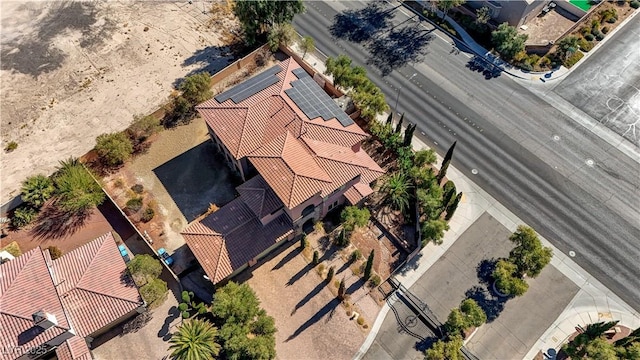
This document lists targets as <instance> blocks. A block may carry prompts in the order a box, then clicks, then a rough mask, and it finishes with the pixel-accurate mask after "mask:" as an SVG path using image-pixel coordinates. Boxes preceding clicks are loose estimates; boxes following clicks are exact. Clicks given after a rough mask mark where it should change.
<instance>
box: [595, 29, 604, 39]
mask: <svg viewBox="0 0 640 360" xmlns="http://www.w3.org/2000/svg"><path fill="white" fill-rule="evenodd" d="M603 39H604V34H603V33H602V32H601V31H599V32H598V33H597V34H596V40H598V41H602V40H603Z"/></svg>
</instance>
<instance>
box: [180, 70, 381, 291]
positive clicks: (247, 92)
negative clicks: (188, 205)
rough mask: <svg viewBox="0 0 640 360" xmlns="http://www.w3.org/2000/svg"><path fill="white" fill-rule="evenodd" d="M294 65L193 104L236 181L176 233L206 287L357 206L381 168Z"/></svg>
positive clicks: (348, 122)
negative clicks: (231, 194) (227, 197)
mask: <svg viewBox="0 0 640 360" xmlns="http://www.w3.org/2000/svg"><path fill="white" fill-rule="evenodd" d="M322 81H324V80H323V79H322V78H315V79H314V78H312V77H311V76H310V75H309V74H308V73H307V72H306V71H305V70H304V69H303V68H302V67H301V66H300V65H299V64H298V63H297V62H296V61H295V60H294V59H292V58H288V59H286V60H284V61H282V62H280V63H278V64H277V65H275V66H273V67H272V68H270V69H267V70H265V71H263V72H261V73H260V74H258V75H255V76H254V77H252V78H250V79H248V80H246V81H245V82H243V83H240V84H238V85H236V86H234V87H233V88H231V89H229V90H227V91H225V92H223V93H221V94H219V95H217V96H215V97H214V98H212V99H210V100H208V101H205V102H204V103H202V104H200V105H198V106H197V107H196V109H197V110H198V113H199V114H200V116H201V117H202V118H203V119H204V120H205V122H206V124H207V128H208V131H209V135H210V137H211V141H212V142H213V143H214V144H215V146H216V148H217V150H218V151H219V152H220V153H221V154H222V155H223V156H224V158H225V159H226V161H227V163H228V165H229V167H230V168H231V169H232V170H233V171H234V172H235V173H236V174H237V175H238V176H240V177H241V178H242V179H243V180H244V181H246V182H245V183H243V184H242V185H240V186H238V187H237V191H238V193H239V194H240V196H239V197H238V198H236V199H235V200H233V201H232V202H230V203H229V204H227V205H225V206H223V207H222V208H221V209H219V210H218V211H216V212H214V213H212V214H210V215H208V216H207V217H205V218H204V219H202V220H199V221H195V222H193V223H192V224H190V225H189V226H188V227H187V228H186V229H185V230H183V232H182V235H183V237H184V238H185V241H186V243H187V245H188V246H189V248H190V249H191V251H192V252H193V253H194V255H195V256H196V258H197V260H198V261H199V263H200V265H202V267H203V269H204V271H205V272H206V274H207V276H208V277H209V278H210V279H211V281H212V282H214V283H218V282H220V281H223V280H225V279H228V278H230V277H232V276H233V275H235V274H237V273H239V272H240V271H242V270H243V269H245V268H246V267H247V266H251V265H252V264H254V263H256V262H257V261H258V260H259V259H260V258H261V257H263V256H265V255H266V254H268V253H269V252H270V251H272V250H273V249H275V248H276V247H278V245H281V244H282V243H284V242H286V241H285V240H292V239H293V238H294V237H295V235H297V234H300V233H302V231H303V230H305V229H309V228H311V227H312V226H313V224H314V223H315V222H316V221H318V220H320V219H322V218H324V216H325V215H326V214H327V213H328V212H329V211H331V210H332V209H334V208H336V207H338V206H340V205H343V204H345V203H346V204H351V205H355V204H359V203H360V202H361V201H362V200H363V199H364V198H365V197H366V196H368V195H369V194H371V193H372V192H373V190H372V189H371V186H370V185H371V183H372V182H373V181H374V180H376V179H377V178H379V177H380V176H382V175H383V174H384V171H383V170H382V169H381V168H380V166H378V164H376V162H375V161H374V160H373V159H371V157H369V155H367V153H366V152H365V151H364V150H363V149H362V148H361V147H360V144H361V142H362V141H363V140H365V139H366V138H367V137H368V134H367V133H366V132H364V131H363V130H362V129H361V128H360V127H359V126H358V125H357V124H356V123H355V122H354V121H353V120H352V119H351V118H350V117H349V116H348V115H347V114H346V113H345V112H344V111H343V109H342V108H340V106H339V105H338V104H337V103H336V102H335V101H334V100H333V99H332V98H331V97H330V96H329V95H327V93H326V92H324V90H323V88H322V87H321V86H320V84H319V83H322Z"/></svg>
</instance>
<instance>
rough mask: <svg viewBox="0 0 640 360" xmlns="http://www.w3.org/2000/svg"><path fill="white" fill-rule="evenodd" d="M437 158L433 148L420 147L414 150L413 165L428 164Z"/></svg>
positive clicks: (421, 165)
mask: <svg viewBox="0 0 640 360" xmlns="http://www.w3.org/2000/svg"><path fill="white" fill-rule="evenodd" d="M436 160H437V157H436V152H435V151H434V150H433V149H422V150H418V151H416V156H415V165H416V166H418V167H423V166H429V165H431V164H433V163H435V162H436Z"/></svg>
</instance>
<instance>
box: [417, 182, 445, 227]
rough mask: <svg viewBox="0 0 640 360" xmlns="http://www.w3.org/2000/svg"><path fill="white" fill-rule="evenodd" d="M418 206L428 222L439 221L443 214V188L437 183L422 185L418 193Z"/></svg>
mask: <svg viewBox="0 0 640 360" xmlns="http://www.w3.org/2000/svg"><path fill="white" fill-rule="evenodd" d="M417 195H418V206H419V207H420V212H421V214H422V216H423V217H424V218H425V219H426V220H433V219H438V218H439V217H440V214H441V213H442V195H443V194H442V188H441V187H440V186H438V183H436V182H435V181H430V182H428V183H426V184H422V186H421V187H420V188H418V191H417Z"/></svg>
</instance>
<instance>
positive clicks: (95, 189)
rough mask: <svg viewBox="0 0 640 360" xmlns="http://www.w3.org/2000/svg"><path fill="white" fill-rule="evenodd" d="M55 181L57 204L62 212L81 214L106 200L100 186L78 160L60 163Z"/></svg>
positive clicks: (72, 159)
mask: <svg viewBox="0 0 640 360" xmlns="http://www.w3.org/2000/svg"><path fill="white" fill-rule="evenodd" d="M53 181H54V183H55V184H56V192H57V203H56V204H57V205H59V206H60V208H61V209H62V210H65V211H69V212H73V213H81V212H84V211H87V210H89V209H91V208H93V207H94V206H97V205H100V204H102V202H103V201H104V199H105V194H104V191H102V188H101V187H100V184H98V183H97V182H96V180H95V179H94V178H93V175H92V174H91V173H90V172H89V171H88V170H87V169H85V167H84V166H83V165H82V163H80V161H79V160H77V159H74V158H70V159H68V160H66V161H62V162H60V166H59V167H58V170H57V171H56V173H55V176H54V179H53Z"/></svg>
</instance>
